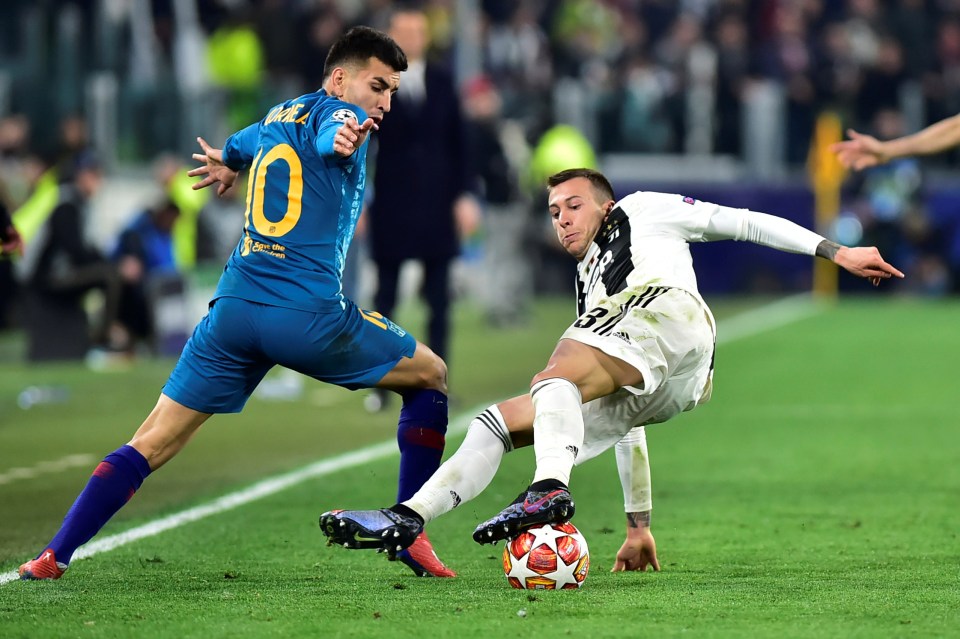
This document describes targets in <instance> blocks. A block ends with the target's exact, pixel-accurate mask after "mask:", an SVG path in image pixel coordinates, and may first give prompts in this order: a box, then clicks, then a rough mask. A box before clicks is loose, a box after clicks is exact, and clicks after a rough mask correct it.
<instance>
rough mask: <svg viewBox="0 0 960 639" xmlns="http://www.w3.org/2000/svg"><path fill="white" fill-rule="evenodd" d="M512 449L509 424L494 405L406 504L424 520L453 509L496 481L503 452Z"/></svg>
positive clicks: (476, 418) (481, 414)
mask: <svg viewBox="0 0 960 639" xmlns="http://www.w3.org/2000/svg"><path fill="white" fill-rule="evenodd" d="M511 450H513V442H511V441H510V433H509V432H508V431H507V425H506V424H505V423H504V421H503V415H501V414H500V409H498V408H497V407H496V405H493V406H491V407H490V408H488V409H487V410H485V411H483V412H482V413H480V414H479V415H477V417H475V418H474V419H473V421H472V422H470V427H469V428H468V429H467V436H466V437H465V438H464V440H463V443H462V444H460V448H458V449H457V452H455V453H454V454H453V456H452V457H451V458H450V459H448V460H447V461H445V462H444V463H443V465H442V466H440V468H438V469H437V472H435V473H434V474H433V476H432V477H430V479H428V480H427V483H425V484H424V485H423V486H422V487H421V488H420V490H418V491H417V493H416V494H415V495H414V496H413V497H411V498H410V499H408V500H407V501H405V502H403V505H404V506H407V507H408V508H412V509H413V510H415V511H417V514H419V515H420V516H421V517H423V520H424V522H428V521H430V520H432V519H435V518H437V517H439V516H440V515H442V514H444V513H448V512H450V511H451V510H453V509H454V508H456V507H457V506H459V505H460V504H461V503H463V502H466V501H470V500H471V499H473V498H474V497H476V496H477V495H479V494H480V493H481V492H482V491H483V489H484V488H486V487H487V486H488V485H489V484H490V482H491V481H493V476H494V475H495V474H496V473H497V468H499V467H500V460H501V459H503V454H504V453H505V452H506V453H509V452H510V451H511Z"/></svg>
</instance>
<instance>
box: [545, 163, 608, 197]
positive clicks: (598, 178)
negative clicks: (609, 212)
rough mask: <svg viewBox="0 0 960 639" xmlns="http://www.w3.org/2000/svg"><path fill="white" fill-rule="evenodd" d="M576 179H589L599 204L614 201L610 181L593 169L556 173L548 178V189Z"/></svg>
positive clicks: (567, 170)
mask: <svg viewBox="0 0 960 639" xmlns="http://www.w3.org/2000/svg"><path fill="white" fill-rule="evenodd" d="M574 178H587V179H588V180H590V184H591V185H592V186H593V192H594V194H595V195H596V196H597V201H598V202H606V201H607V200H612V199H613V187H612V186H611V185H610V180H608V179H607V176H605V175H604V174H603V173H601V172H600V171H594V170H593V169H566V170H564V171H560V172H559V173H554V174H553V175H551V176H550V177H548V178H547V189H548V190H549V189H552V188H553V187H555V186H557V185H559V184H563V183H564V182H567V181H569V180H572V179H574Z"/></svg>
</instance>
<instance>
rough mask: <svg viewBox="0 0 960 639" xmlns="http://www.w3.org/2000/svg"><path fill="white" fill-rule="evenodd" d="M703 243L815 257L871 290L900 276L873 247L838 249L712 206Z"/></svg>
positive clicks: (792, 227) (791, 227) (755, 216)
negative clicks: (862, 281)
mask: <svg viewBox="0 0 960 639" xmlns="http://www.w3.org/2000/svg"><path fill="white" fill-rule="evenodd" d="M703 239H704V240H706V241H713V240H725V239H731V240H739V241H747V242H753V243H754V244H760V245H762V246H769V247H770V248H775V249H777V250H780V251H787V252H789V253H803V254H805V255H816V256H817V257H822V258H824V259H828V260H830V261H831V262H834V263H835V264H837V265H838V266H840V267H842V268H844V269H846V270H847V271H849V272H850V273H853V274H854V275H856V276H858V277H863V278H866V279H869V280H870V282H871V283H872V284H873V285H874V286H877V285H879V284H880V280H885V279H889V278H891V277H898V278H900V277H903V276H904V275H903V273H902V272H900V271H899V270H897V269H896V268H895V267H893V266H892V265H891V264H889V263H887V262H886V261H885V260H884V259H883V257H881V255H880V251H878V250H877V248H876V247H874V246H862V247H855V248H850V247H847V246H842V245H840V244H837V243H836V242H832V241H830V240H828V239H826V238H825V237H823V236H822V235H819V234H817V233H814V232H813V231H811V230H809V229H805V228H803V227H802V226H800V225H799V224H794V223H793V222H791V221H790V220H785V219H783V218H782V217H777V216H775V215H768V214H767V213H758V212H756V211H750V210H747V209H734V208H730V207H726V206H716V207H715V209H714V211H713V213H712V214H711V215H710V219H709V221H708V222H707V226H706V229H705V230H704V232H703Z"/></svg>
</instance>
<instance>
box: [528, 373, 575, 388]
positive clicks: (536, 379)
mask: <svg viewBox="0 0 960 639" xmlns="http://www.w3.org/2000/svg"><path fill="white" fill-rule="evenodd" d="M548 379H562V380H565V381H567V382H570V383H571V384H573V385H574V386H576V382H575V381H574V380H572V379H570V377H569V376H567V375H563V374H561V373H560V372H559V371H556V370H551V369H550V368H546V369H544V370H542V371H540V372H539V373H537V374H536V375H534V376H533V379H531V380H530V388H533V387H534V386H536V385H537V384H539V383H540V382H545V381H547V380H548Z"/></svg>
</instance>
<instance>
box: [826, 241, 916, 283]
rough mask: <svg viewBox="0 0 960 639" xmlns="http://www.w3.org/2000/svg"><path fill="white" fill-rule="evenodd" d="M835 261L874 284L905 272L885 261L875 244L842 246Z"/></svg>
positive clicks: (901, 275)
mask: <svg viewBox="0 0 960 639" xmlns="http://www.w3.org/2000/svg"><path fill="white" fill-rule="evenodd" d="M833 261H834V262H836V263H837V265H838V266H842V267H843V268H845V269H846V270H848V271H850V272H851V273H853V274H854V275H856V276H858V277H864V278H866V279H868V280H870V283H871V284H873V285H874V286H879V285H880V280H886V279H890V278H891V277H900V278H902V277H903V273H901V272H900V271H899V270H897V269H896V268H894V267H893V266H892V265H890V264H888V263H887V262H886V261H884V259H883V258H882V257H881V256H880V251H878V250H877V247H875V246H858V247H856V248H849V247H846V246H844V247H841V248H840V249H839V250H838V251H837V254H836V255H835V256H834V258H833Z"/></svg>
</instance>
